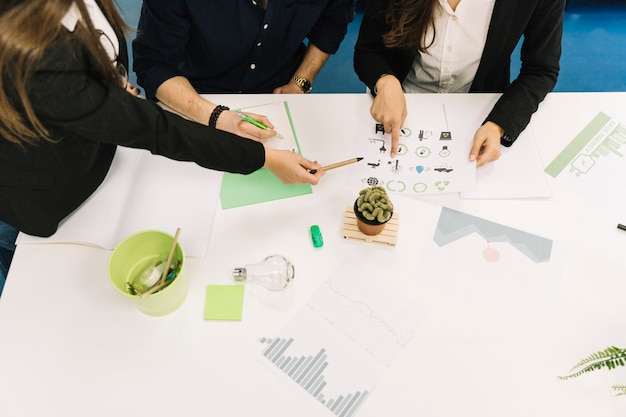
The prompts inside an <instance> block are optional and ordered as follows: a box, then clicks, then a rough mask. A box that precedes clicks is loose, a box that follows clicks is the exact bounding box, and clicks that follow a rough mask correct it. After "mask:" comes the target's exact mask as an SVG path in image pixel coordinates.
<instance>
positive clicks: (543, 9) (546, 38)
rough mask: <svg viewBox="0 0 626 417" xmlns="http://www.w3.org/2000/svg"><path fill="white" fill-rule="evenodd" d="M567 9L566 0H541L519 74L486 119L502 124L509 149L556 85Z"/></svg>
mask: <svg viewBox="0 0 626 417" xmlns="http://www.w3.org/2000/svg"><path fill="white" fill-rule="evenodd" d="M522 1H526V0H522ZM564 7H565V2H564V0H540V1H539V2H538V3H537V6H536V7H535V9H534V11H533V13H532V15H531V17H530V19H529V21H528V24H527V25H526V28H525V30H524V40H523V42H522V49H521V60H522V65H521V69H520V74H519V76H518V77H517V78H516V79H515V80H514V81H513V82H512V83H511V85H509V86H508V88H506V89H505V90H504V92H503V94H502V96H501V97H500V99H499V100H498V102H497V103H496V104H495V106H494V108H493V109H492V111H491V112H490V114H489V115H488V116H487V119H486V120H488V121H493V122H495V123H497V124H498V125H500V126H501V127H502V128H503V129H504V130H505V131H506V133H507V134H508V135H509V136H510V140H509V141H504V140H503V141H502V144H503V145H504V146H510V145H511V144H512V143H513V142H514V141H515V140H516V139H517V137H518V136H519V134H520V133H521V132H522V131H523V130H524V129H525V128H526V126H527V125H528V123H529V122H530V118H531V116H532V115H533V113H535V112H536V111H537V109H538V107H539V103H541V101H543V99H544V98H545V97H546V95H547V94H548V93H549V92H550V91H552V90H553V89H554V86H555V85H556V81H557V78H558V74H559V70H560V66H559V60H560V57H561V39H562V34H563V19H564ZM513 19H515V17H514V18H513Z"/></svg>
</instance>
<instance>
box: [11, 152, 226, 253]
mask: <svg viewBox="0 0 626 417" xmlns="http://www.w3.org/2000/svg"><path fill="white" fill-rule="evenodd" d="M221 178H222V173H220V172H217V171H212V170H208V169H204V168H202V167H200V166H198V165H196V164H195V163H193V162H180V161H174V160H171V159H168V158H165V157H162V156H157V155H152V154H150V152H148V151H145V150H140V149H130V148H123V147H118V149H117V152H116V155H115V158H114V160H113V164H112V165H111V168H110V170H109V173H108V175H107V177H106V178H105V180H104V182H103V183H102V184H101V185H100V187H99V188H98V189H97V190H96V191H95V192H94V194H92V195H91V197H90V198H89V199H87V201H85V202H84V203H83V204H82V205H81V206H80V207H79V208H78V209H77V210H75V211H74V212H73V213H72V214H71V215H70V216H68V217H67V218H66V219H65V220H63V221H62V222H61V224H60V225H59V229H58V230H57V232H56V233H55V234H54V235H52V236H50V237H48V238H41V237H36V236H30V235H27V234H24V233H20V235H19V236H18V239H17V243H18V244H26V243H57V242H64V243H68V242H71V243H81V244H88V245H95V246H99V247H102V248H104V249H109V250H111V249H113V248H114V247H115V246H116V245H117V244H118V243H119V242H120V241H122V240H123V239H124V238H125V237H127V236H129V235H131V234H133V233H135V232H139V231H142V230H148V229H156V230H161V231H164V232H166V233H171V234H172V235H174V233H175V232H176V228H178V227H180V228H181V234H180V244H181V246H182V247H183V249H184V250H185V254H186V255H187V256H196V257H203V256H205V254H206V250H207V247H208V243H209V237H210V234H211V228H212V226H213V219H214V217H215V211H216V209H217V201H218V198H219V187H220V183H221Z"/></svg>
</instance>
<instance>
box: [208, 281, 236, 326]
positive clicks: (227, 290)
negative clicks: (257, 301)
mask: <svg viewBox="0 0 626 417" xmlns="http://www.w3.org/2000/svg"><path fill="white" fill-rule="evenodd" d="M244 288H245V287H244V286H243V285H209V286H207V289H206V301H205V304H204V319H205V320H241V317H242V315H243V290H244Z"/></svg>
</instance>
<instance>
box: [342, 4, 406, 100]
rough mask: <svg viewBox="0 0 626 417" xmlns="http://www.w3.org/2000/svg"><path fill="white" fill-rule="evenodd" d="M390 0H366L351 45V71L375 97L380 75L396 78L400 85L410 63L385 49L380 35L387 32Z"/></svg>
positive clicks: (402, 54) (402, 53)
mask: <svg viewBox="0 0 626 417" xmlns="http://www.w3.org/2000/svg"><path fill="white" fill-rule="evenodd" d="M388 5H389V0H369V1H368V2H367V6H366V9H365V13H364V14H363V20H362V21H361V27H360V29H359V34H358V37H357V40H356V44H355V46H354V70H355V72H356V74H357V76H358V77H359V79H360V80H361V81H363V83H365V85H366V86H367V87H368V88H369V89H370V91H371V92H372V94H374V91H375V90H374V85H375V84H376V81H378V79H379V78H380V76H381V75H384V74H391V75H395V76H396V77H397V78H398V79H399V80H400V81H401V82H402V80H404V78H405V77H406V75H407V73H408V72H409V69H410V68H411V65H412V63H413V58H414V57H413V56H412V55H411V54H409V53H408V52H406V51H402V50H399V49H391V48H387V47H386V46H385V45H384V44H383V35H384V34H385V33H387V32H388V31H389V30H390V27H389V25H388V24H387V22H386V21H385V10H386V9H387V7H388Z"/></svg>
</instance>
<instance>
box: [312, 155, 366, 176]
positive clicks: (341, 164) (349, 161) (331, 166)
mask: <svg viewBox="0 0 626 417" xmlns="http://www.w3.org/2000/svg"><path fill="white" fill-rule="evenodd" d="M362 159H363V157H358V158H352V159H348V160H345V161H342V162H337V163H334V164H330V165H326V166H325V167H321V168H320V169H319V170H322V171H328V170H331V169H335V168H339V167H342V166H345V165H350V164H354V163H356V162H359V161H360V160H362ZM319 170H318V169H312V170H310V171H309V172H310V173H311V174H315V173H316V172H317V171H319Z"/></svg>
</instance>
